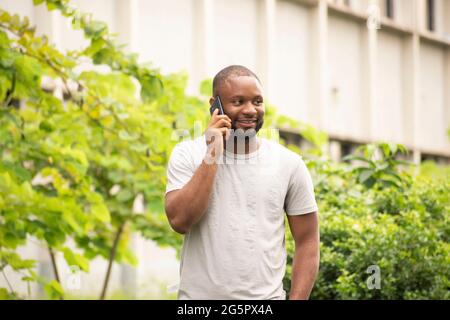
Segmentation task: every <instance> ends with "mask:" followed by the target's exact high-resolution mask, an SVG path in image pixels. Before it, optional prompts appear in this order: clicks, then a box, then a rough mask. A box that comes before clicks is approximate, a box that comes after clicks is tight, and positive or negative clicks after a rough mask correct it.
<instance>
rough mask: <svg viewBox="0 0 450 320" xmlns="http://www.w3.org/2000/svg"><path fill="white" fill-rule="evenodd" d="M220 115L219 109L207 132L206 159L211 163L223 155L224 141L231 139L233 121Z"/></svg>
mask: <svg viewBox="0 0 450 320" xmlns="http://www.w3.org/2000/svg"><path fill="white" fill-rule="evenodd" d="M218 113H219V109H216V110H214V112H213V114H212V117H211V120H210V121H209V124H208V127H207V128H206V131H205V140H206V145H207V151H206V158H207V159H208V160H210V161H215V160H216V159H218V157H219V156H221V155H222V153H223V149H224V139H225V140H227V139H228V138H229V137H230V129H231V119H230V118H229V117H228V116H227V115H221V114H218ZM208 164H212V163H208Z"/></svg>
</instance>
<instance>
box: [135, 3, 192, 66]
mask: <svg viewBox="0 0 450 320" xmlns="http://www.w3.org/2000/svg"><path fill="white" fill-rule="evenodd" d="M137 13H138V17H137V19H138V30H137V32H138V38H137V51H138V52H139V55H140V60H141V61H146V62H152V64H153V65H155V66H157V67H161V70H162V72H164V73H169V72H176V71H181V70H185V71H187V72H191V71H192V52H193V48H192V37H193V30H192V22H193V16H192V1H191V0H165V1H158V0H139V1H138V12H137Z"/></svg>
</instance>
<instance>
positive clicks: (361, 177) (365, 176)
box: [358, 169, 374, 183]
mask: <svg viewBox="0 0 450 320" xmlns="http://www.w3.org/2000/svg"><path fill="white" fill-rule="evenodd" d="M373 174H374V171H373V170H372V169H364V170H362V171H361V173H360V174H359V176H358V181H359V183H365V182H366V181H367V179H369V178H370V177H372V175H373Z"/></svg>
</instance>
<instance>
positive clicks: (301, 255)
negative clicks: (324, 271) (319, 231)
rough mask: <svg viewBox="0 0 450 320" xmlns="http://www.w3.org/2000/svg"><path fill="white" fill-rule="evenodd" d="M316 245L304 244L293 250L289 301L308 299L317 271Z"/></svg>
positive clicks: (317, 252) (317, 254) (317, 251)
mask: <svg viewBox="0 0 450 320" xmlns="http://www.w3.org/2000/svg"><path fill="white" fill-rule="evenodd" d="M319 256H320V254H319V248H318V244H315V243H306V244H302V245H298V246H296V248H295V254H294V259H293V264H292V279H291V292H290V294H289V300H305V299H308V298H309V295H310V294H311V291H312V288H313V287H314V282H315V280H316V276H317V272H318V270H319Z"/></svg>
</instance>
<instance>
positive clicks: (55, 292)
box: [44, 280, 64, 300]
mask: <svg viewBox="0 0 450 320" xmlns="http://www.w3.org/2000/svg"><path fill="white" fill-rule="evenodd" d="M44 290H45V292H46V293H47V295H48V296H49V298H50V299H52V300H56V299H59V298H61V297H62V296H63V295H64V290H63V288H62V287H61V285H60V284H59V282H58V281H56V280H52V281H50V282H49V283H46V284H45V285H44Z"/></svg>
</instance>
